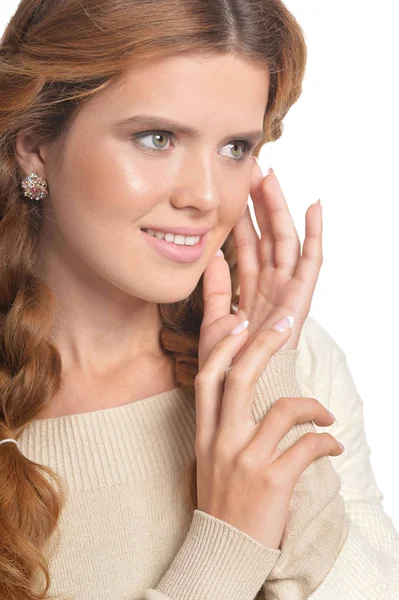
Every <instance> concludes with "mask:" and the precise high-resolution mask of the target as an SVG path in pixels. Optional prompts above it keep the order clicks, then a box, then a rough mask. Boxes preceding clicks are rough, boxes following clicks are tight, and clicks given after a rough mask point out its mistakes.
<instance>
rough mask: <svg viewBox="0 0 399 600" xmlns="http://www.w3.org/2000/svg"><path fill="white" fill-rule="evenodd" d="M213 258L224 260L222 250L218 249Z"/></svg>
mask: <svg viewBox="0 0 399 600" xmlns="http://www.w3.org/2000/svg"><path fill="white" fill-rule="evenodd" d="M215 256H221V257H222V258H224V254H223V250H221V249H220V248H219V250H218V251H217V252H216V254H215Z"/></svg>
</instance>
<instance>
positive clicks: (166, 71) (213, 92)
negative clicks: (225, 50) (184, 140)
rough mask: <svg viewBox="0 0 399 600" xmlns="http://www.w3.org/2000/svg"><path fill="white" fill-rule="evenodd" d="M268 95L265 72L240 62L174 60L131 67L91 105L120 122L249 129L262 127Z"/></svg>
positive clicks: (222, 57)
mask: <svg viewBox="0 0 399 600" xmlns="http://www.w3.org/2000/svg"><path fill="white" fill-rule="evenodd" d="M268 93H269V75H268V71H267V69H266V68H259V67H255V66H253V65H250V64H249V63H248V62H246V61H244V60H243V59H241V58H237V57H235V56H233V55H220V56H216V55H215V56H207V57H203V56H201V57H199V56H173V57H168V58H165V59H161V60H158V61H153V62H149V61H146V62H144V63H141V64H134V65H132V66H131V67H129V68H128V69H126V70H125V72H124V73H123V74H122V75H121V76H120V77H119V78H118V80H116V81H115V82H114V83H113V85H112V86H110V87H109V88H107V89H106V90H105V91H104V92H102V93H101V94H99V95H98V96H96V97H95V98H93V99H92V101H91V102H90V103H88V104H92V108H98V109H99V110H100V109H104V108H106V110H107V111H108V113H109V114H110V115H112V118H114V117H117V118H118V119H122V118H124V117H126V118H127V117H129V116H130V115H131V114H133V113H132V111H135V112H137V113H149V112H153V113H156V114H160V115H161V114H163V115H164V116H165V117H167V116H169V117H171V118H175V119H179V120H180V121H183V122H184V121H187V122H189V121H191V122H193V116H194V115H195V123H193V125H195V126H198V128H200V127H201V124H202V126H204V125H205V124H207V126H208V127H209V125H210V123H214V122H215V121H218V122H220V119H221V118H222V119H223V122H225V123H229V122H231V121H232V120H234V123H235V124H236V125H238V127H239V125H240V124H242V125H243V128H246V129H248V127H252V126H253V128H256V127H259V125H261V122H260V121H259V119H262V117H263V113H264V111H265V109H266V105H267V99H268ZM97 116H98V113H97ZM248 118H249V119H250V122H249V121H248Z"/></svg>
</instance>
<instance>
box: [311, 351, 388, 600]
mask: <svg viewBox="0 0 399 600" xmlns="http://www.w3.org/2000/svg"><path fill="white" fill-rule="evenodd" d="M338 350H339V353H338V357H337V360H336V361H335V368H334V372H333V378H332V386H331V395H330V397H329V399H328V401H329V405H328V408H330V410H332V412H333V413H334V414H335V415H336V417H337V421H338V422H337V423H335V424H334V425H333V426H332V427H331V428H330V429H331V430H332V431H331V433H332V435H334V436H335V437H337V438H338V439H339V440H340V441H342V443H343V444H344V445H345V448H346V452H344V453H343V454H342V455H341V456H339V457H336V458H335V459H334V460H335V462H334V466H335V468H336V471H337V472H338V474H339V475H340V478H341V482H342V487H341V494H342V496H343V498H344V500H345V510H346V513H347V515H348V516H349V519H350V529H349V536H348V539H347V540H346V542H345V544H344V546H343V548H342V550H341V553H340V555H339V556H338V559H337V561H336V562H335V563H334V565H333V567H332V569H331V571H330V572H329V574H328V575H327V577H326V579H325V580H324V581H323V582H322V583H321V585H320V586H319V587H318V588H317V590H316V591H315V592H314V593H313V594H312V595H311V596H310V598H312V600H327V599H328V600H330V598H345V599H347V600H364V599H365V598H370V599H372V600H395V599H397V598H399V536H398V533H397V532H396V530H395V528H394V525H393V522H392V520H391V519H390V517H389V516H388V515H387V514H386V513H385V511H384V508H383V506H382V502H381V501H382V499H383V494H382V493H381V491H380V490H379V489H378V487H377V484H376V481H375V477H374V474H373V470H372V467H371V463H370V452H371V450H370V447H369V446H368V443H367V439H366V435H365V430H364V422H363V402H362V400H361V398H360V396H359V394H358V392H357V389H356V386H355V384H354V382H353V379H352V376H351V373H350V370H349V367H348V364H347V360H346V355H345V354H344V352H343V351H342V350H341V349H340V348H339V347H338Z"/></svg>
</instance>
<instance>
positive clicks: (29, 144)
mask: <svg viewBox="0 0 399 600" xmlns="http://www.w3.org/2000/svg"><path fill="white" fill-rule="evenodd" d="M15 152H16V158H17V161H18V164H19V166H20V168H21V170H22V172H23V173H24V175H29V174H30V173H32V172H36V173H38V174H39V175H40V176H41V177H44V178H45V177H46V164H45V161H44V158H43V147H42V146H39V145H38V144H36V143H35V140H34V139H33V138H32V137H31V136H30V135H29V134H28V133H19V134H18V135H17V137H16V139H15Z"/></svg>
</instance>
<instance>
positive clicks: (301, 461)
mask: <svg viewBox="0 0 399 600" xmlns="http://www.w3.org/2000/svg"><path fill="white" fill-rule="evenodd" d="M342 453H343V450H342V448H341V446H340V445H339V443H338V441H337V440H336V439H335V437H334V436H332V435H331V434H330V433H316V432H314V433H305V435H303V436H302V437H301V438H300V439H299V440H298V441H297V442H295V444H293V445H292V446H291V447H290V448H288V450H286V451H285V452H283V453H282V454H281V456H279V457H278V458H277V459H276V460H275V461H274V463H273V464H272V465H269V467H268V468H269V469H271V472H273V470H276V472H278V473H287V474H290V475H291V477H292V481H293V484H294V487H295V485H296V483H297V481H298V479H299V478H300V476H301V475H302V473H303V472H304V471H305V469H307V468H308V467H309V465H311V464H312V462H313V461H314V460H315V459H316V458H320V457H322V456H329V455H330V456H338V455H339V454H342ZM271 477H272V478H273V475H272V474H271ZM277 480H278V476H277Z"/></svg>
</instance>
